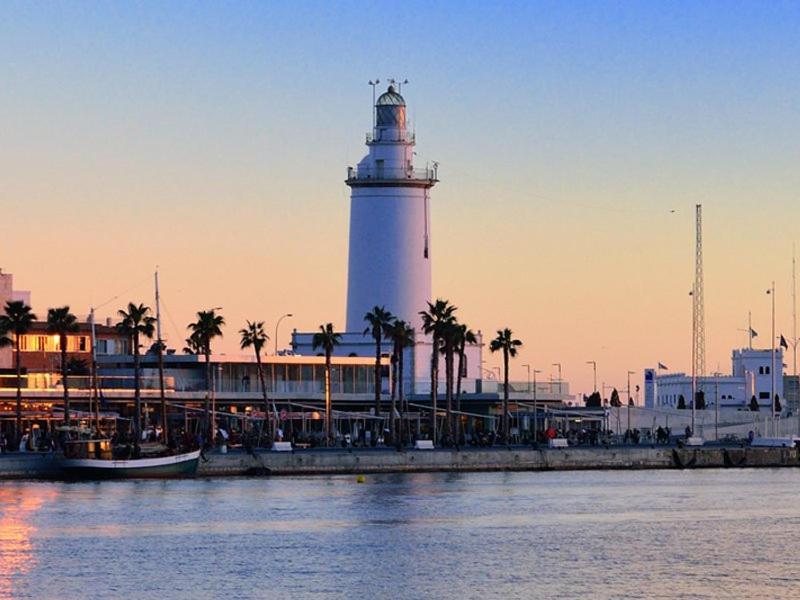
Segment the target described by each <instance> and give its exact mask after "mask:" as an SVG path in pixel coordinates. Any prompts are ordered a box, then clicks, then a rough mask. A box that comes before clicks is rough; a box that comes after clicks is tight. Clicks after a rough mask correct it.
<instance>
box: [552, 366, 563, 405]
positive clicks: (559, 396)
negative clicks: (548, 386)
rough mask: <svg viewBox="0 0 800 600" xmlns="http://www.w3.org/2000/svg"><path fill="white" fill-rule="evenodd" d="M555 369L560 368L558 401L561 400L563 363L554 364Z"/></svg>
mask: <svg viewBox="0 0 800 600" xmlns="http://www.w3.org/2000/svg"><path fill="white" fill-rule="evenodd" d="M552 366H554V367H558V399H559V400H560V399H561V363H553V365H552Z"/></svg>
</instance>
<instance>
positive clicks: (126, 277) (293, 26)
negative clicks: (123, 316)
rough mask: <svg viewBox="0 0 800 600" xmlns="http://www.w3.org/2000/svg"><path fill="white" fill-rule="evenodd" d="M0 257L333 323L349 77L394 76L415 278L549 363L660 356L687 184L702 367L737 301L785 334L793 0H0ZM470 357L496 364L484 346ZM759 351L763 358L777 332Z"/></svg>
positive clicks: (174, 312)
mask: <svg viewBox="0 0 800 600" xmlns="http://www.w3.org/2000/svg"><path fill="white" fill-rule="evenodd" d="M0 56H2V57H3V60H2V61H0V82H2V86H1V87H0V140H2V142H1V143H0V165H2V166H1V167H0V206H2V209H1V210H0V224H1V229H0V231H2V236H0V266H1V267H2V268H3V269H4V270H5V271H7V272H12V273H14V275H15V283H16V287H17V288H19V289H29V290H32V292H33V304H34V308H35V309H36V310H37V311H38V312H40V313H42V314H44V313H45V312H46V309H47V307H48V306H56V305H63V304H69V305H70V306H71V307H73V310H74V311H75V312H77V313H84V314H85V313H86V312H88V308H89V307H90V306H96V307H99V308H98V313H99V314H100V315H103V316H112V315H113V314H114V313H115V311H116V309H117V308H119V307H120V306H122V305H123V303H126V302H127V301H129V300H135V301H137V302H139V301H141V302H145V303H150V304H152V302H153V300H152V298H153V291H152V274H153V271H154V269H155V267H156V265H158V268H159V271H160V274H161V275H160V277H161V287H162V297H163V301H164V302H163V309H164V313H165V315H164V316H165V318H164V319H163V321H164V326H165V334H166V337H167V338H168V342H169V343H170V345H172V346H177V347H178V348H180V347H182V340H183V338H184V337H185V325H186V323H188V322H189V321H190V320H191V319H192V317H193V314H194V312H195V311H197V310H200V309H205V308H209V307H216V306H220V307H222V310H221V312H222V313H223V314H224V316H225V318H226V320H227V323H228V326H227V329H226V334H225V336H224V338H223V340H222V342H221V343H220V345H219V347H218V349H219V350H220V351H223V352H227V353H234V352H238V345H237V341H238V340H237V337H238V336H237V334H236V332H237V331H238V329H239V328H240V327H241V326H242V325H243V324H244V320H245V319H258V320H264V321H266V323H267V328H268V330H269V331H272V327H273V326H274V323H275V321H276V319H277V318H278V317H279V316H280V315H282V314H284V313H287V312H291V313H292V314H293V315H294V317H292V318H291V319H287V320H285V321H284V322H283V324H282V325H281V335H280V339H279V343H280V345H282V346H283V345H285V344H287V343H288V336H289V333H290V331H291V328H293V327H296V328H297V329H298V330H301V331H303V330H306V331H308V330H311V329H315V328H316V327H317V326H318V325H319V324H320V323H323V322H328V321H331V322H333V323H334V325H336V326H338V327H343V326H344V312H345V294H346V269H347V223H348V210H349V207H348V204H349V201H348V198H349V190H348V189H347V187H346V186H345V184H344V183H343V180H344V177H345V173H346V167H347V166H348V165H353V164H355V163H356V162H357V161H358V160H359V159H360V157H361V156H362V155H363V154H364V153H365V150H366V148H365V147H364V145H363V142H364V134H365V133H366V132H367V131H368V130H369V127H370V124H371V112H370V110H371V109H370V104H371V98H372V91H371V89H370V87H369V85H368V84H367V81H368V80H369V79H374V78H380V79H381V80H382V81H385V80H386V79H387V78H389V77H395V78H398V79H400V78H407V79H408V80H409V82H410V83H409V84H408V85H406V86H404V88H403V94H404V96H405V97H406V100H407V102H408V104H409V114H410V117H411V120H412V122H413V125H414V127H415V129H416V133H417V149H416V150H417V152H418V156H417V160H418V163H419V164H423V163H424V161H427V160H436V161H438V162H439V163H440V168H439V175H440V179H441V182H440V183H439V184H438V185H437V186H436V187H435V188H434V190H433V195H432V259H433V287H434V294H435V295H436V296H438V297H443V298H447V299H449V300H450V301H452V302H453V303H454V304H456V305H457V306H458V307H459V315H460V317H461V319H462V320H463V321H464V322H466V323H468V324H469V325H470V326H471V327H472V328H473V329H480V330H482V331H483V332H484V333H485V334H487V335H489V336H490V335H492V334H493V332H494V331H495V330H496V329H497V328H499V327H506V326H508V327H510V328H511V329H512V330H513V331H514V333H515V334H516V336H517V337H518V338H520V339H521V340H522V341H523V342H524V346H523V349H522V351H521V353H520V355H519V357H518V358H517V359H515V360H514V362H513V364H512V378H514V379H518V380H524V379H525V378H526V369H525V368H524V367H523V366H522V365H524V364H529V365H532V366H533V367H534V368H536V369H539V370H541V371H542V374H541V375H539V377H540V378H542V379H546V378H548V377H550V376H553V375H555V373H556V367H554V366H552V365H553V364H554V363H561V364H562V367H563V376H564V378H565V379H566V380H568V381H570V382H571V383H572V386H573V391H578V392H589V391H591V389H592V387H593V382H592V367H591V366H590V365H588V364H587V361H592V360H593V361H596V362H597V369H598V376H597V377H598V386H599V385H600V384H601V383H605V384H607V385H616V386H617V387H620V388H623V387H624V386H625V377H626V373H627V371H628V370H633V371H636V372H637V375H635V376H634V380H636V379H637V378H639V380H640V379H641V372H642V369H644V368H646V367H649V366H654V365H655V364H656V363H657V362H659V361H660V362H662V363H664V364H666V365H667V366H668V367H670V369H672V370H673V371H681V370H684V371H686V370H689V369H690V348H691V346H690V343H691V299H690V297H689V295H688V291H689V290H690V289H691V286H692V280H693V276H694V266H693V261H694V205H695V204H696V203H702V205H703V218H704V258H705V297H706V340H707V341H706V345H707V360H706V362H707V365H708V370H709V371H712V370H716V369H717V368H719V369H720V370H721V371H723V372H727V371H729V369H730V352H731V349H732V348H734V347H741V346H743V345H744V344H745V343H746V334H745V333H744V332H742V331H739V330H740V329H744V328H746V326H747V318H748V311H752V319H753V327H754V329H755V330H756V331H758V332H759V337H758V338H756V340H755V342H756V345H759V343H760V344H761V345H767V344H768V343H769V329H770V299H769V296H767V295H766V294H765V290H766V289H767V288H768V287H769V286H770V282H771V281H772V280H774V281H775V285H776V299H777V329H778V332H779V333H780V332H783V333H784V334H785V335H786V337H787V338H790V337H791V335H792V299H791V286H792V279H791V275H792V247H793V244H794V242H795V241H796V240H797V238H798V237H799V236H798V234H797V233H796V224H797V223H798V222H800V221H799V219H800V203H798V190H799V189H800V169H798V168H797V165H798V163H799V162H800V118H799V117H798V108H799V107H800V79H799V78H798V77H797V73H798V72H800V4H798V3H796V2H778V1H774V2H768V3H767V2H755V1H753V2H734V1H724V2H702V3H699V2H636V1H633V2H600V1H598V2H591V3H589V2H563V1H561V2H497V3H486V2H438V3H430V2H403V3H401V4H399V5H398V4H397V3H391V2H337V3H324V2H283V3H269V2H255V3H249V2H213V3H212V2H208V3H202V2H178V1H176V2H169V3H156V2H141V3H137V2H125V3H122V2H79V3H78V2H73V3H66V2H15V1H7V2H3V3H2V4H0ZM486 360H487V367H488V368H491V367H493V366H495V365H499V364H500V358H499V357H498V356H491V355H489V354H488V352H487V356H486ZM787 362H788V363H789V364H790V365H791V363H792V361H791V357H789V360H787Z"/></svg>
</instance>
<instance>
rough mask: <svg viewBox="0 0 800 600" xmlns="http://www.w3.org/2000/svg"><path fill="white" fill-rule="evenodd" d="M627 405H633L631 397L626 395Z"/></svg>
mask: <svg viewBox="0 0 800 600" xmlns="http://www.w3.org/2000/svg"><path fill="white" fill-rule="evenodd" d="M628 406H634V404H633V398H630V397H628Z"/></svg>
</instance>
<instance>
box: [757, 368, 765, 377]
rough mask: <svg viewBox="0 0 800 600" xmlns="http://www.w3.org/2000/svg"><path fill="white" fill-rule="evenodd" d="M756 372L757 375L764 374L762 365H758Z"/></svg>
mask: <svg viewBox="0 0 800 600" xmlns="http://www.w3.org/2000/svg"><path fill="white" fill-rule="evenodd" d="M758 374H759V375H763V374H764V367H758Z"/></svg>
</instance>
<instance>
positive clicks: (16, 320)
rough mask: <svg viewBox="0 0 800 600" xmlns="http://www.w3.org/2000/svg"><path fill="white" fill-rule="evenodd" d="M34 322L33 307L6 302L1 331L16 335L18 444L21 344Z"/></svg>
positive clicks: (19, 433)
mask: <svg viewBox="0 0 800 600" xmlns="http://www.w3.org/2000/svg"><path fill="white" fill-rule="evenodd" d="M34 321H36V315H35V314H33V312H31V307H30V306H28V305H27V304H25V303H24V302H22V301H20V300H14V301H9V302H6V306H5V314H4V315H2V316H0V330H2V331H3V332H5V333H13V334H14V342H13V343H14V368H15V369H16V371H17V406H16V415H15V420H14V439H15V442H16V443H19V440H20V437H21V436H22V368H21V366H20V343H21V341H22V336H23V335H25V334H26V333H28V331H30V328H31V326H32V325H33V322H34ZM3 337H5V336H3ZM5 339H8V338H5ZM16 443H15V445H16Z"/></svg>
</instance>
